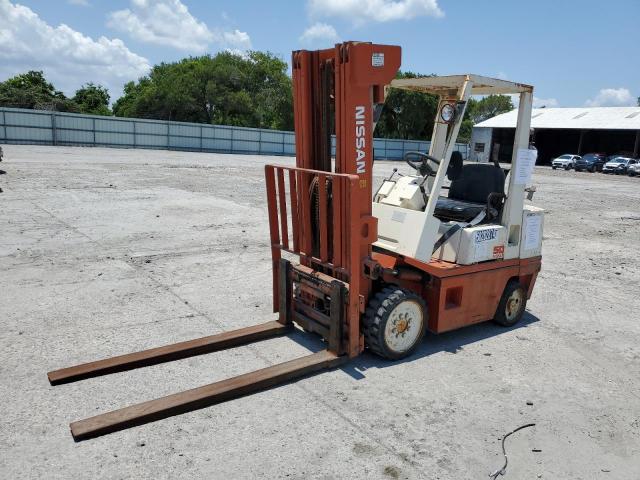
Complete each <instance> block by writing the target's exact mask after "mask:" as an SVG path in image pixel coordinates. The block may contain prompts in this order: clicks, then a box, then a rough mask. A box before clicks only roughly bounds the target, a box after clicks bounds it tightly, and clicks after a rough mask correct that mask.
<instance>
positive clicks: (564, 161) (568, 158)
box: [551, 153, 581, 170]
mask: <svg viewBox="0 0 640 480" xmlns="http://www.w3.org/2000/svg"><path fill="white" fill-rule="evenodd" d="M580 158H581V157H580V155H572V154H570V153H565V154H564V155H560V156H559V157H558V158H554V159H553V160H552V161H551V168H553V169H554V170H555V169H556V168H564V169H565V170H570V169H572V168H575V166H576V162H577V161H578V160H580Z"/></svg>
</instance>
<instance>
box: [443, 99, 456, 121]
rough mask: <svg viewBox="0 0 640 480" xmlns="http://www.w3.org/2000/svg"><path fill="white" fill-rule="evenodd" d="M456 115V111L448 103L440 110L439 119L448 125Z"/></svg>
mask: <svg viewBox="0 0 640 480" xmlns="http://www.w3.org/2000/svg"><path fill="white" fill-rule="evenodd" d="M455 114H456V109H455V108H454V106H453V105H451V104H450V103H445V104H444V105H443V106H442V108H441V109H440V118H442V121H443V122H445V123H450V122H452V121H453V117H454V116H455Z"/></svg>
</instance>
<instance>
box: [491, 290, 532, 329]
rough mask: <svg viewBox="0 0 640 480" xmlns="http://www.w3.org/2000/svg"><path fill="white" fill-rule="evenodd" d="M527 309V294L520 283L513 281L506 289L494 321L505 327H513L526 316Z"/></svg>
mask: <svg viewBox="0 0 640 480" xmlns="http://www.w3.org/2000/svg"><path fill="white" fill-rule="evenodd" d="M526 307H527V292H526V291H525V289H524V287H523V286H522V284H521V283H520V282H518V281H517V280H511V281H509V282H508V283H507V286H506V287H504V292H503V293H502V297H501V298H500V302H499V303H498V308H497V310H496V315H495V317H493V321H494V322H496V323H497V324H499V325H502V326H503V327H512V326H514V325H515V324H516V323H518V322H519V321H520V320H521V319H522V316H523V315H524V311H525V308H526Z"/></svg>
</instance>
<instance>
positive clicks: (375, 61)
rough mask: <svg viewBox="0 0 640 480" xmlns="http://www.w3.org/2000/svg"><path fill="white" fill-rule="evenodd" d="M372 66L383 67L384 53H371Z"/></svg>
mask: <svg viewBox="0 0 640 480" xmlns="http://www.w3.org/2000/svg"><path fill="white" fill-rule="evenodd" d="M371 66H372V67H384V53H373V54H372V55H371Z"/></svg>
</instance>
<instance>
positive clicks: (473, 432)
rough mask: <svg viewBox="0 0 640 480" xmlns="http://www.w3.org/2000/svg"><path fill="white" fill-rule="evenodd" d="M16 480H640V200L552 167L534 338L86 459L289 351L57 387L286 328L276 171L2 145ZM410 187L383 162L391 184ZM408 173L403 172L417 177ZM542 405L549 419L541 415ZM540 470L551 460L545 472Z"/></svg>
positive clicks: (402, 365) (238, 405) (246, 350)
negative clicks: (206, 340) (277, 325)
mask: <svg viewBox="0 0 640 480" xmlns="http://www.w3.org/2000/svg"><path fill="white" fill-rule="evenodd" d="M3 148H4V151H5V161H4V162H3V163H2V168H3V169H4V170H6V171H7V174H6V175H2V176H1V177H0V187H1V188H2V189H3V190H4V193H0V272H1V275H0V299H1V302H0V326H1V328H0V336H1V337H0V338H1V344H0V346H1V350H0V396H1V398H2V399H3V402H2V404H3V415H2V417H1V418H0V426H1V428H0V477H2V478H7V479H27V478H29V479H39V478H47V479H67V478H68V479H71V478H73V479H76V478H108V479H111V478H113V479H124V478H136V479H138V478H154V479H164V478H167V479H178V478H185V479H186V478H214V479H228V478H234V479H235V478H238V479H240V478H241V479H245V478H264V479H273V478H288V479H307V478H322V479H360V478H370V479H377V478H380V479H388V478H392V479H393V478H410V479H463V478H464V479H466V478H486V476H487V475H488V474H489V473H490V472H492V471H494V470H496V469H497V468H498V467H499V466H500V465H501V463H502V456H501V455H500V438H501V437H502V435H504V434H505V433H506V432H508V431H510V430H512V429H514V428H515V427H517V426H519V425H522V424H525V423H529V422H535V423H536V424H537V426H536V427H534V428H532V429H527V430H524V431H522V432H519V433H517V434H516V435H514V436H513V437H511V438H510V439H509V440H508V444H507V449H508V453H509V467H508V470H507V475H506V477H504V478H513V479H529V478H554V479H555V478H561V479H585V480H586V479H600V478H602V479H625V480H628V479H635V478H640V462H639V461H638V459H639V458H640V323H639V322H638V318H639V316H638V310H639V307H640V300H639V296H638V295H639V292H640V260H639V257H638V248H637V247H638V241H639V240H640V208H639V205H640V180H638V179H633V178H627V177H611V176H605V175H602V174H588V173H574V172H564V171H551V170H550V169H546V168H541V167H540V168H537V169H536V172H535V174H534V182H535V184H536V185H537V186H538V192H537V194H536V197H535V199H534V200H535V202H534V203H535V204H536V205H539V206H542V207H543V208H545V209H547V216H546V220H545V243H544V258H543V271H542V273H541V275H540V277H539V280H538V284H537V285H536V289H535V291H534V295H533V298H532V299H531V301H530V302H529V305H528V312H527V314H526V317H525V318H524V320H523V322H522V323H521V324H520V325H518V326H517V327H514V328H511V329H503V328H500V327H497V326H495V325H493V324H490V323H487V324H481V325H476V326H473V327H469V328H465V329H462V330H459V331H456V332H450V333H447V334H444V335H440V336H434V335H428V336H427V338H426V339H425V341H424V343H423V344H422V346H421V348H420V349H419V350H418V352H417V353H416V354H415V355H414V356H413V357H411V358H409V359H408V360H406V361H404V362H385V361H382V360H380V359H378V358H375V357H373V356H371V355H368V354H365V355H363V356H361V357H360V358H358V359H356V360H355V361H353V362H351V363H349V364H348V365H346V366H345V367H343V368H341V369H337V370H334V371H330V372H326V373H322V374H319V375H315V376H311V377H308V378H305V379H303V380H301V381H299V382H297V383H292V384H288V385H284V386H281V387H278V388H274V389H271V390H269V391H266V392H262V393H259V394H256V395H252V396H249V397H245V398H241V399H238V400H234V401H232V402H228V403H224V404H220V405H216V406H212V407H209V408H205V409H202V410H198V411H195V412H191V413H188V414H184V415H180V416H176V417H172V418H169V419H165V420H161V421H158V422H155V423H151V424H148V425H144V426H141V427H137V428H133V429H130V430H126V431H122V432H118V433H115V434H111V435H108V436H104V437H101V438H97V439H94V440H89V441H85V442H81V443H74V442H73V440H72V438H71V436H70V434H69V429H68V423H69V422H70V421H73V420H78V419H82V418H86V417H88V416H92V415H95V414H97V413H100V412H105V411H108V410H112V409H115V408H119V407H122V406H126V405H129V404H132V403H137V402H140V401H143V400H147V399H152V398H156V397H159V396H163V395H166V394H169V393H173V392H177V391H180V390H185V389H188V388H192V387H196V386H199V385H203V384H207V383H211V382H213V381H216V380H219V379H222V378H226V377H229V376H233V375H237V374H240V373H243V372H247V371H250V370H253V369H257V368H261V367H265V366H268V365H270V364H273V363H277V362H281V361H284V360H287V359H291V358H294V357H296V356H300V355H303V354H305V353H307V352H308V351H309V350H310V349H311V350H318V349H321V348H322V344H321V342H320V341H319V340H318V339H316V338H314V337H311V336H308V335H304V334H302V333H294V334H293V335H292V336H290V337H288V338H286V337H285V338H277V339H273V340H268V341H264V342H261V343H256V344H254V345H251V346H247V347H241V348H236V349H233V350H229V351H225V352H219V353H213V354H209V355H204V356H199V357H194V358H189V359H185V360H180V361H176V362H171V363H167V364H162V365H157V366H153V367H148V368H145V369H140V370H133V371H129V372H124V373H119V374H114V375H111V376H107V377H99V378H95V379H90V380H85V381H82V382H78V383H73V384H68V385H62V386H58V387H51V386H50V385H49V384H48V382H47V378H46V372H47V371H49V370H52V369H56V368H61V367H65V366H69V365H72V364H75V363H78V362H84V361H89V360H94V359H97V358H102V357H106V356H111V355H117V354H121V353H127V352H130V351H134V350H139V349H143V348H148V347H153V346H158V345H162V344H165V343H172V342H176V341H180V340H186V339H190V338H196V337H199V336H205V335H210V334H212V333H216V332H220V331H223V330H227V329H231V328H237V327H241V326H248V325H252V324H255V323H258V322H264V321H267V320H269V319H272V318H273V314H272V313H271V271H270V252H269V247H268V223H267V217H266V207H265V187H264V182H263V166H264V164H265V163H284V164H288V165H292V164H293V159H291V158H282V157H280V158H273V157H256V156H234V155H214V154H200V153H184V152H167V151H144V150H115V149H100V148H63V147H38V146H3ZM395 166H398V164H397V163H387V162H378V163H376V165H375V174H376V179H377V181H378V182H379V181H380V178H381V177H382V176H383V175H386V174H388V173H389V172H390V171H391V169H392V168H393V167H395ZM403 168H404V167H402V166H401V170H403ZM527 402H529V403H531V405H528V403H527ZM533 450H541V451H535V452H534V451H533Z"/></svg>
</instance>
